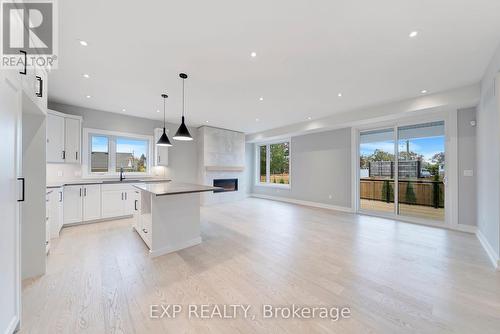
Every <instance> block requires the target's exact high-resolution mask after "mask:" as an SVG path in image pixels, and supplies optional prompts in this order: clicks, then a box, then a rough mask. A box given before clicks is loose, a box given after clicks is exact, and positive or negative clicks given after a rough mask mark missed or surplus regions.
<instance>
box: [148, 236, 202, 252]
mask: <svg viewBox="0 0 500 334" xmlns="http://www.w3.org/2000/svg"><path fill="white" fill-rule="evenodd" d="M199 244H201V237H197V238H194V239H191V240H187V241H185V242H180V243H178V244H175V245H171V246H168V247H163V248H159V249H155V250H150V251H149V255H150V256H151V257H157V256H160V255H165V254H168V253H173V252H177V251H179V250H181V249H184V248H188V247H192V246H196V245H199Z"/></svg>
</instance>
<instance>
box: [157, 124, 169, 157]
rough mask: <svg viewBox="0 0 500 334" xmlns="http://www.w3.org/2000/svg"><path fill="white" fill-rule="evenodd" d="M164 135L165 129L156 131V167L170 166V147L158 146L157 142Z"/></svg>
mask: <svg viewBox="0 0 500 334" xmlns="http://www.w3.org/2000/svg"><path fill="white" fill-rule="evenodd" d="M162 134H163V129H155V130H154V135H155V136H154V138H155V142H154V144H155V162H154V164H155V166H168V146H158V145H156V142H157V141H158V139H160V137H161V135H162Z"/></svg>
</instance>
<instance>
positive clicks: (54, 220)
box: [47, 187, 63, 238]
mask: <svg viewBox="0 0 500 334" xmlns="http://www.w3.org/2000/svg"><path fill="white" fill-rule="evenodd" d="M48 200H49V202H48V203H47V210H48V212H49V226H50V237H51V238H57V237H59V232H60V231H61V227H62V225H63V187H60V188H54V189H52V191H51V192H50V194H49V198H48Z"/></svg>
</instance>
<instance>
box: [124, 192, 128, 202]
mask: <svg viewBox="0 0 500 334" xmlns="http://www.w3.org/2000/svg"><path fill="white" fill-rule="evenodd" d="M124 194H125V200H127V193H126V192H125V193H124Z"/></svg>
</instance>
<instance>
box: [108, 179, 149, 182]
mask: <svg viewBox="0 0 500 334" xmlns="http://www.w3.org/2000/svg"><path fill="white" fill-rule="evenodd" d="M139 182H142V181H141V180H133V179H124V180H122V181H120V180H105V181H103V182H102V183H139Z"/></svg>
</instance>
